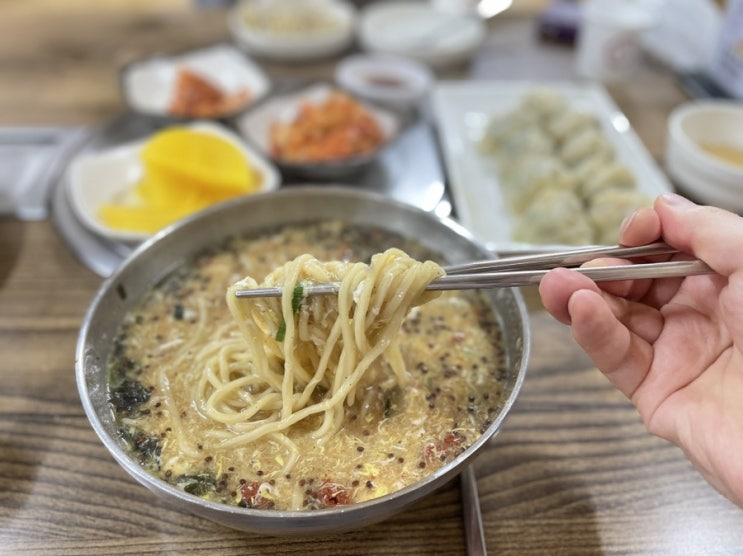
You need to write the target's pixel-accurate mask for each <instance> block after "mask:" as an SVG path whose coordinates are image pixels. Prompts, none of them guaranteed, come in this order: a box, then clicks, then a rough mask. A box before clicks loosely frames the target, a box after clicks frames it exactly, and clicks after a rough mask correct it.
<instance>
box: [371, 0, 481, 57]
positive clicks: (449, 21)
mask: <svg viewBox="0 0 743 556" xmlns="http://www.w3.org/2000/svg"><path fill="white" fill-rule="evenodd" d="M486 34H487V29H486V24H485V22H484V21H483V20H482V19H481V18H479V17H476V16H469V15H461V14H454V13H450V12H444V11H441V10H436V9H434V8H433V7H431V6H429V5H428V4H427V3H425V2H397V1H387V2H380V3H376V4H372V5H370V6H368V7H367V8H365V9H364V11H363V12H362V13H361V17H360V19H359V25H358V37H359V42H360V43H361V46H362V47H363V48H364V49H366V50H369V51H371V52H380V53H387V54H398V55H401V56H405V57H408V58H412V59H414V60H417V61H419V62H422V63H424V64H427V65H428V66H431V67H433V68H442V67H446V66H451V65H454V64H458V63H462V62H464V61H466V60H468V59H469V58H470V57H471V56H472V55H473V54H474V53H475V51H476V50H477V49H478V48H479V47H480V45H481V44H482V42H483V41H484V40H485V36H486Z"/></svg>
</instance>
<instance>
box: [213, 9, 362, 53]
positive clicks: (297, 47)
mask: <svg viewBox="0 0 743 556" xmlns="http://www.w3.org/2000/svg"><path fill="white" fill-rule="evenodd" d="M355 18H356V9H355V8H354V7H353V5H351V4H350V3H348V2H344V1H342V0H309V1H307V2H305V3H304V4H302V5H298V3H296V2H289V1H284V2H262V1H261V0H241V1H240V2H238V3H237V4H236V5H235V6H234V7H233V8H232V9H231V10H230V13H229V15H228V17H227V25H228V27H229V30H230V32H231V33H232V36H233V38H234V40H235V42H236V43H237V44H238V45H240V46H241V47H242V48H244V49H245V50H247V51H248V52H251V53H253V54H256V55H259V56H264V57H267V58H272V59H276V60H285V61H300V60H313V59H319V58H325V57H328V56H331V55H333V54H337V53H339V52H341V51H343V50H345V49H346V48H348V47H349V46H350V45H351V43H352V42H353V38H354V28H355ZM308 22H313V23H312V24H309V23H308Z"/></svg>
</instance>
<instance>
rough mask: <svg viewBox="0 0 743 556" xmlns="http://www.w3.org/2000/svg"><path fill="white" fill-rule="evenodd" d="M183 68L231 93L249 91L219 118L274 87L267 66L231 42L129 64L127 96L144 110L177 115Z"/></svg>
mask: <svg viewBox="0 0 743 556" xmlns="http://www.w3.org/2000/svg"><path fill="white" fill-rule="evenodd" d="M181 68H185V69H188V70H191V71H192V72H194V73H195V74H197V75H199V76H201V77H203V78H204V79H206V80H207V81H209V82H210V83H211V84H213V85H214V86H216V87H218V88H219V89H221V90H222V91H223V92H224V93H225V94H227V95H239V94H242V92H247V95H248V96H247V98H246V99H245V101H244V102H241V103H240V105H239V106H238V107H237V108H236V109H234V110H231V111H230V112H227V113H223V114H219V115H216V116H215V117H216V118H227V117H230V116H233V115H235V114H236V113H237V112H240V111H242V110H244V109H246V108H247V107H248V106H250V105H252V104H253V103H255V102H257V101H258V100H260V99H262V98H263V97H264V96H265V95H266V94H267V93H268V91H269V90H270V88H271V82H270V80H269V78H268V77H267V76H266V74H265V73H264V72H263V70H262V69H261V68H260V67H259V66H258V65H256V64H255V63H253V62H252V61H251V60H250V59H249V58H247V57H246V56H245V54H244V53H243V52H241V51H240V50H239V49H237V48H235V47H234V46H231V45H216V46H211V47H208V48H203V49H198V50H192V51H189V52H184V53H182V54H179V55H175V56H156V57H153V58H147V59H145V60H141V61H137V62H133V63H131V64H129V65H127V66H126V67H124V68H123V70H122V72H121V88H122V92H123V95H124V100H125V101H126V102H127V104H128V105H129V106H130V107H131V109H132V110H134V111H135V112H138V113H140V114H145V115H148V116H157V117H164V118H173V117H174V116H173V115H172V114H171V111H170V106H171V103H172V101H173V98H174V95H175V93H176V86H177V79H178V72H179V70H180V69H181Z"/></svg>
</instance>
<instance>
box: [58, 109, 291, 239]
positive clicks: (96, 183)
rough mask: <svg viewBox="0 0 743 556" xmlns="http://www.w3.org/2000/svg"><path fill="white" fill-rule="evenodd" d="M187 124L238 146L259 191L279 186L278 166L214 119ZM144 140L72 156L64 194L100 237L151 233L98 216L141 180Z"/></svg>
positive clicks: (143, 237)
mask: <svg viewBox="0 0 743 556" xmlns="http://www.w3.org/2000/svg"><path fill="white" fill-rule="evenodd" d="M189 127H192V128H194V129H198V130H199V131H203V132H206V133H211V134H213V135H216V136H217V137H220V138H222V139H225V140H226V141H229V142H230V143H232V144H233V145H235V146H237V147H238V148H239V149H240V151H241V152H242V153H243V155H244V156H245V158H246V159H247V160H248V161H249V162H250V165H251V166H252V167H253V168H254V169H255V170H256V172H257V173H258V174H259V175H260V180H261V186H260V190H259V191H260V192H266V191H273V190H275V189H276V188H278V186H279V184H280V181H281V180H280V176H279V172H278V170H277V169H276V168H275V167H274V166H273V165H272V164H271V163H270V162H269V161H268V160H267V159H266V158H265V157H263V156H262V155H261V154H260V153H258V152H256V151H255V150H254V149H252V148H250V147H249V146H248V145H246V144H245V142H244V141H243V140H242V139H241V138H240V137H238V136H237V135H236V134H235V133H233V132H232V131H230V130H229V129H227V128H226V127H224V126H222V125H219V124H217V123H214V122H194V123H192V124H189ZM146 141H147V138H146V137H145V138H142V139H139V140H136V141H132V142H130V143H126V144H122V145H119V146H117V147H113V148H111V149H108V150H105V151H101V152H97V153H86V154H84V155H81V156H79V157H77V158H75V159H73V160H72V162H71V163H70V166H69V167H68V169H67V173H68V176H67V177H68V179H67V186H68V191H67V195H68V198H69V200H70V206H71V207H72V211H73V213H74V214H75V216H76V217H77V219H78V220H79V221H80V222H81V223H82V224H83V225H84V226H85V227H86V228H88V229H89V230H91V231H92V232H94V233H96V234H97V235H99V236H101V237H104V238H107V239H110V240H113V241H119V242H124V243H139V242H141V241H144V240H145V239H147V238H149V237H150V235H151V234H146V233H139V232H130V231H126V230H118V229H114V228H110V227H108V226H107V225H106V224H105V223H104V222H103V220H101V218H100V217H99V216H98V213H99V210H100V207H101V206H102V205H105V204H108V203H110V202H112V201H114V200H116V199H121V198H125V197H126V196H127V195H128V194H129V192H131V191H132V189H133V188H134V186H135V185H136V184H137V183H138V182H139V181H140V180H141V178H142V173H143V167H142V162H141V159H140V156H139V153H140V151H141V149H142V146H143V145H144V143H145V142H146Z"/></svg>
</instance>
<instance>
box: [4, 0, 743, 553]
mask: <svg viewBox="0 0 743 556" xmlns="http://www.w3.org/2000/svg"><path fill="white" fill-rule="evenodd" d="M150 4H152V5H155V7H152V6H151V5H150ZM62 5H64V8H63V7H62ZM518 5H519V4H518V3H517V6H518ZM535 37H536V35H535V28H534V21H533V19H531V18H529V17H522V16H519V17H516V16H514V15H509V14H506V16H504V17H501V18H499V19H497V20H496V21H494V22H492V32H491V35H490V37H489V39H488V42H487V44H486V45H485V46H484V48H483V49H482V51H481V52H479V53H478V55H477V56H476V57H475V59H474V60H473V61H472V63H471V64H470V65H468V66H467V67H464V68H456V69H454V70H449V71H448V72H446V73H445V74H443V75H442V77H446V78H469V79H486V78H487V79H514V78H518V79H544V78H566V79H570V78H573V77H574V76H573V69H572V50H570V49H569V48H567V47H563V46H556V45H549V44H541V43H539V42H538V41H537V40H535ZM227 39H229V36H228V34H227V31H226V28H225V23H224V17H223V14H222V13H221V12H219V11H216V10H215V11H211V10H210V11H203V12H199V13H195V12H194V11H193V10H192V9H191V8H190V7H189V6H188V4H187V3H184V2H176V1H169V2H158V3H154V2H153V3H149V2H142V1H139V2H129V3H126V2H124V3H121V2H112V3H104V2H99V3H92V2H88V3H85V2H82V1H81V0H77V1H75V2H65V3H62V2H52V1H50V0H29V1H26V2H18V3H12V4H9V3H6V4H4V5H3V7H2V8H1V10H0V125H23V124H58V125H96V124H98V123H100V122H101V121H102V120H103V119H106V118H109V117H111V116H113V115H115V114H117V113H119V112H120V111H121V110H122V104H121V101H120V98H119V94H118V90H117V88H116V87H117V85H116V73H115V68H116V67H117V66H119V65H121V64H123V63H125V62H126V61H128V60H129V59H132V58H134V57H138V56H141V55H143V54H148V53H152V52H155V51H172V50H178V49H180V48H184V47H188V46H194V45H201V44H208V43H211V42H217V41H221V40H227ZM270 70H271V72H272V74H273V75H274V76H279V77H287V76H290V77H297V76H311V75H325V76H327V75H330V71H331V70H332V64H320V65H312V64H308V65H306V66H304V67H297V66H289V65H286V66H282V65H273V66H271V67H270ZM610 92H611V93H612V95H613V96H614V99H615V100H616V102H617V103H618V104H619V106H620V107H621V108H622V110H623V111H624V112H625V113H626V115H627V116H628V118H629V120H630V122H631V123H632V125H633V126H634V128H635V130H636V131H637V133H638V134H639V135H640V137H641V138H642V140H643V141H644V142H645V144H646V146H647V147H648V149H649V150H650V152H651V153H652V154H653V155H654V156H655V157H656V158H659V159H660V158H661V157H662V152H663V146H664V140H665V120H666V117H667V115H668V113H669V111H670V110H671V109H672V108H673V106H675V105H676V104H677V103H679V102H681V101H683V100H684V95H683V93H682V92H681V91H680V90H679V89H678V88H677V87H676V84H675V80H674V78H673V76H671V75H669V74H668V73H666V72H665V71H664V70H663V69H662V68H659V67H655V66H653V65H652V64H650V63H648V64H647V65H646V66H645V67H644V68H643V69H642V70H641V71H640V72H639V73H638V74H637V75H636V76H635V78H634V79H633V80H632V81H629V82H627V83H623V84H620V85H615V86H612V87H610ZM100 283H101V279H100V278H99V277H98V276H97V275H95V274H94V273H93V272H91V271H89V270H88V269H87V268H85V267H84V266H83V265H81V264H80V263H79V262H78V260H77V259H76V258H75V257H74V256H73V255H72V253H71V251H70V250H69V249H68V247H67V245H66V244H65V243H64V242H63V241H62V240H61V239H60V238H59V237H58V235H57V234H56V233H55V230H54V228H53V226H52V225H51V224H50V222H49V221H36V222H29V221H25V222H23V221H19V220H15V219H12V218H4V219H0V376H1V377H2V387H0V553H7V554H76V555H77V554H88V555H93V554H95V555H98V554H144V553H152V554H154V553H163V554H185V553H188V554H264V553H265V554H338V555H340V554H395V555H397V554H464V553H465V552H466V545H465V536H464V527H463V522H462V504H461V502H460V487H459V483H458V481H453V482H451V483H450V484H448V485H447V486H445V487H444V488H442V489H441V490H439V491H437V492H436V493H434V494H433V495H431V496H428V497H427V498H425V499H424V500H421V501H420V502H419V503H417V504H415V505H414V506H413V507H411V508H410V509H408V510H407V511H405V512H404V513H402V514H401V515H399V516H397V517H395V518H394V519H391V520H388V521H387V522H384V523H381V524H378V525H376V526H372V527H369V528H367V529H364V530H361V531H358V532H354V533H350V534H344V535H339V536H333V537H328V538H319V539H306V538H292V539H275V538H265V537H261V536H257V535H251V534H244V533H240V532H236V531H233V530H229V529H225V528H223V527H221V526H218V525H215V524H213V523H211V522H208V521H205V520H203V519H200V518H197V517H193V516H191V515H187V514H183V513H180V512H178V511H174V510H173V509H172V508H170V507H168V506H167V505H166V504H164V503H163V502H161V501H160V500H159V499H156V498H155V497H154V496H153V495H151V494H150V493H149V492H148V491H146V490H145V489H144V488H143V487H141V486H139V485H138V484H137V483H135V482H134V481H133V480H132V479H130V478H129V476H128V475H127V474H126V473H125V472H124V471H122V470H121V469H120V468H119V466H118V465H117V464H116V463H115V462H114V461H113V460H112V458H111V457H110V456H109V454H108V453H107V452H106V450H105V449H104V447H103V445H102V444H101V443H100V442H99V441H98V439H97V437H96V436H95V434H94V432H93V430H92V429H91V427H90V426H89V424H88V421H87V419H86V417H85V415H84V413H83V410H82V407H81V405H80V402H79V399H78V395H77V389H76V385H75V378H74V370H73V369H74V346H75V342H76V338H77V334H78V328H79V326H80V324H81V321H82V318H83V314H84V312H85V310H86V307H87V305H88V303H89V301H90V300H91V297H92V296H93V295H94V293H95V291H96V289H97V288H98V286H99V285H100ZM525 294H526V297H527V300H528V301H529V304H530V306H531V308H532V310H531V319H532V330H533V353H532V357H531V363H530V367H529V371H528V376H527V379H526V381H525V384H524V387H523V390H522V393H521V396H520V398H519V399H518V401H517V403H516V405H515V407H514V408H513V411H512V413H511V414H510V415H509V416H508V418H507V419H506V423H505V426H504V428H503V430H502V433H501V434H500V435H499V436H498V437H497V439H496V440H495V441H494V442H493V443H492V445H489V446H488V448H487V449H486V450H485V451H484V453H483V454H482V456H481V457H479V458H478V460H477V461H476V464H475V469H476V472H477V476H478V486H479V489H480V501H481V505H482V512H483V521H484V525H485V535H486V541H487V546H488V549H489V552H490V553H491V554H704V553H712V552H714V553H715V554H722V553H727V554H740V553H742V552H743V513H741V510H739V509H738V508H736V507H734V506H733V505H732V504H730V503H729V502H728V501H726V500H725V499H723V498H722V497H720V496H719V495H718V494H717V493H715V491H713V490H712V488H711V487H709V486H708V485H707V484H706V483H705V482H704V481H703V480H702V479H701V478H700V476H699V475H698V474H697V472H696V471H695V470H694V469H693V468H692V467H691V465H690V464H689V463H688V462H687V460H686V459H685V458H684V456H683V454H682V453H681V452H680V451H679V450H678V449H677V448H675V447H674V446H671V445H669V444H668V443H666V442H664V441H662V440H659V439H657V438H654V437H652V436H650V435H649V434H648V433H647V432H646V431H645V429H644V428H643V426H642V423H641V421H640V419H639V417H638V415H637V413H636V412H635V410H634V408H633V407H632V406H631V405H630V404H629V403H628V402H627V400H625V399H624V397H622V396H621V395H620V394H619V393H618V392H616V391H615V390H614V389H613V388H612V387H611V386H610V385H609V384H608V383H607V381H606V380H605V379H604V378H603V376H602V375H601V374H600V373H599V372H598V371H597V370H596V369H595V368H593V366H592V365H591V363H590V361H589V360H588V359H587V358H586V356H585V355H584V354H583V353H582V352H581V351H580V350H579V349H578V348H577V347H576V346H575V344H574V343H573V342H572V340H571V338H570V334H569V331H568V330H567V329H566V328H565V327H563V326H561V325H559V324H557V323H556V322H554V321H553V320H552V319H551V318H550V317H549V316H548V315H546V314H545V313H544V311H543V310H541V308H540V306H539V303H538V302H537V298H536V296H535V292H534V291H533V290H526V291H525Z"/></svg>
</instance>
